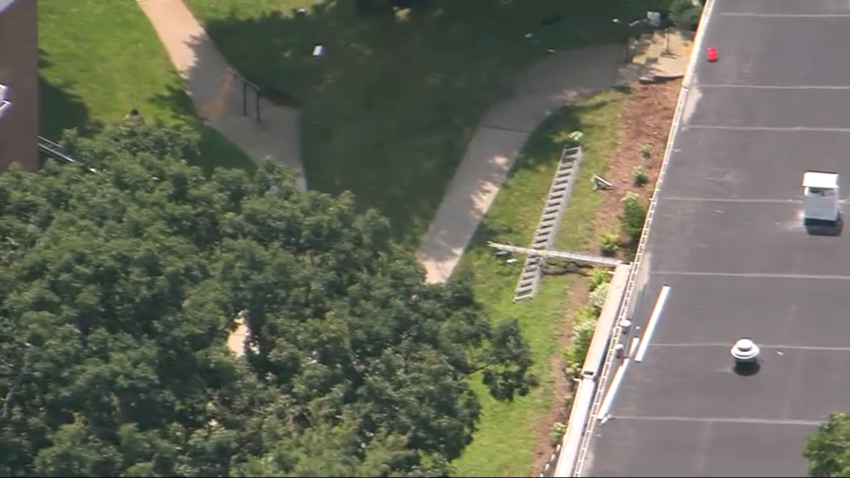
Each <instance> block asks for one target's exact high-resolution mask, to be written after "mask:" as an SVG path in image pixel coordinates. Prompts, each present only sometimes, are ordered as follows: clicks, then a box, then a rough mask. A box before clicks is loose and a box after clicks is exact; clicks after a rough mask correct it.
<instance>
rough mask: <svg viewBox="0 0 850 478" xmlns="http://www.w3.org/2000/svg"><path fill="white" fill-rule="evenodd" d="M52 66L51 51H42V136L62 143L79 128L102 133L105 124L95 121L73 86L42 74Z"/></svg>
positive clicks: (40, 131)
mask: <svg viewBox="0 0 850 478" xmlns="http://www.w3.org/2000/svg"><path fill="white" fill-rule="evenodd" d="M51 66H52V64H51V62H50V59H49V57H48V54H47V52H45V51H44V50H42V49H40V48H39V50H38V68H39V75H38V93H39V134H40V135H41V136H44V137H46V138H48V139H51V140H53V141H58V140H59V138H60V137H61V136H62V132H63V131H64V130H66V129H71V128H77V129H78V130H79V131H80V132H82V133H84V134H92V133H94V132H96V131H99V130H100V129H101V128H102V126H103V125H101V124H99V123H97V122H95V121H94V120H92V118H91V116H90V115H89V111H88V108H87V107H86V105H85V103H83V101H82V100H81V99H80V98H79V97H78V96H77V95H75V94H74V93H71V92H70V91H69V90H70V89H71V88H72V86H73V85H70V84H67V83H66V84H54V83H51V82H50V81H48V80H47V79H46V78H44V76H43V75H42V73H41V71H42V70H43V69H49V68H50V67H51Z"/></svg>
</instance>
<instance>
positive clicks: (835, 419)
mask: <svg viewBox="0 0 850 478" xmlns="http://www.w3.org/2000/svg"><path fill="white" fill-rule="evenodd" d="M848 443H850V414H847V413H833V414H832V415H830V416H829V418H828V419H827V421H825V422H824V423H822V424H820V426H818V428H817V430H815V431H814V432H812V434H811V435H809V439H808V440H807V441H806V445H805V447H804V448H803V457H804V458H805V459H806V461H807V462H808V471H809V476H813V477H836V478H837V477H842V476H850V447H848Z"/></svg>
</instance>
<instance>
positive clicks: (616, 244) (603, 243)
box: [599, 232, 620, 256]
mask: <svg viewBox="0 0 850 478" xmlns="http://www.w3.org/2000/svg"><path fill="white" fill-rule="evenodd" d="M619 248H620V238H619V237H618V236H617V234H616V233H613V232H603V233H602V236H601V237H600V238H599V251H600V252H601V253H602V255H603V256H613V255H614V254H616V253H617V249H619Z"/></svg>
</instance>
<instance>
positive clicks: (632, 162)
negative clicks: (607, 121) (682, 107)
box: [588, 80, 682, 254]
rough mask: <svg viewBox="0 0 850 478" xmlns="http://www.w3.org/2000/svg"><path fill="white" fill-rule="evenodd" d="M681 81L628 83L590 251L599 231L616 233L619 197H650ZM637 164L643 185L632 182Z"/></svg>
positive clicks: (594, 247)
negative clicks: (644, 176)
mask: <svg viewBox="0 0 850 478" xmlns="http://www.w3.org/2000/svg"><path fill="white" fill-rule="evenodd" d="M681 85H682V82H681V80H676V81H670V82H667V83H661V84H655V85H635V86H633V87H632V89H631V94H630V95H629V99H628V100H626V102H625V103H624V105H623V110H622V112H621V114H620V129H619V135H618V136H619V145H618V146H617V149H616V150H615V151H614V156H613V157H612V158H611V161H610V162H609V164H608V170H607V171H606V172H605V175H604V178H605V179H606V180H608V181H610V182H612V183H613V184H614V188H613V189H611V190H608V191H599V194H604V195H605V200H604V201H603V203H602V206H601V207H600V208H599V212H598V213H597V214H596V219H595V221H594V225H593V228H594V231H595V232H596V234H595V238H594V240H593V241H592V242H591V244H590V245H589V249H588V250H589V251H591V252H592V253H594V254H598V253H599V236H601V235H602V233H604V232H615V233H619V226H620V220H619V215H620V210H621V206H620V200H621V199H622V198H623V196H625V195H626V193H628V192H634V193H635V194H638V195H639V196H640V197H642V198H643V199H644V200H645V201H646V202H648V201H649V199H650V198H651V197H652V192H653V191H654V189H655V186H654V185H655V182H656V181H657V180H658V172H659V169H660V168H661V163H662V161H663V160H664V152H665V149H666V147H667V136H668V134H669V132H670V124H671V123H672V122H673V114H674V112H675V110H676V101H677V99H678V97H679V89H680V88H681ZM638 166H643V167H644V168H645V169H646V170H647V173H648V176H649V181H648V182H647V183H646V184H645V185H644V186H638V185H636V184H635V174H634V171H635V168H636V167H638Z"/></svg>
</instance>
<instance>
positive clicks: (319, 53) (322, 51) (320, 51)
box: [313, 45, 325, 56]
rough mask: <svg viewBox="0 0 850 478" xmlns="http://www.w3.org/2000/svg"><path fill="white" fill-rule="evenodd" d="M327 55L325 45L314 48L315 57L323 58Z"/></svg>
mask: <svg viewBox="0 0 850 478" xmlns="http://www.w3.org/2000/svg"><path fill="white" fill-rule="evenodd" d="M324 54H325V47H324V45H316V46H314V47H313V56H322V55H324Z"/></svg>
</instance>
